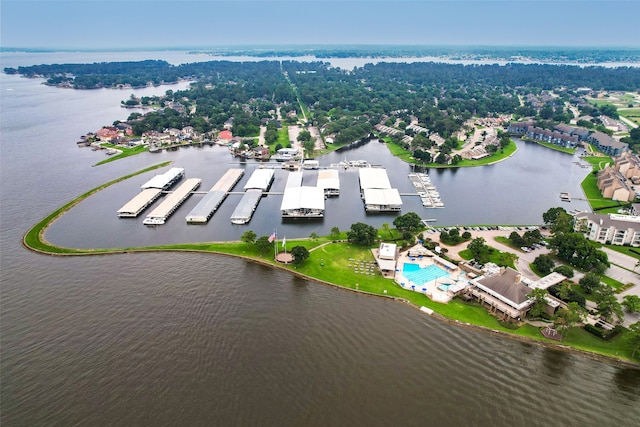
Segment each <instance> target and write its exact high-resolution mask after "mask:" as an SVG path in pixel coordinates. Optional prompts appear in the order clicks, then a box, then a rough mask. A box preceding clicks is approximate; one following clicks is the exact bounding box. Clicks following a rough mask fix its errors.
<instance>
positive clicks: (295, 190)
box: [280, 187, 324, 211]
mask: <svg viewBox="0 0 640 427" xmlns="http://www.w3.org/2000/svg"><path fill="white" fill-rule="evenodd" d="M296 209H322V210H324V191H323V190H322V188H319V187H287V188H285V189H284V196H283V197H282V205H280V210H283V211H290V210H296Z"/></svg>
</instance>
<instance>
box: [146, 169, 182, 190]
mask: <svg viewBox="0 0 640 427" xmlns="http://www.w3.org/2000/svg"><path fill="white" fill-rule="evenodd" d="M183 176H184V168H171V169H169V170H168V171H166V172H165V173H163V174H161V175H156V176H154V177H153V178H151V179H150V180H149V181H147V182H145V183H144V184H142V186H141V187H140V188H142V189H143V190H146V189H147V188H159V189H161V190H168V189H169V188H171V187H172V186H173V184H175V183H176V182H178V181H180V180H181V179H182V177H183Z"/></svg>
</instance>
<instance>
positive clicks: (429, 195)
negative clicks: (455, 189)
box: [409, 172, 444, 208]
mask: <svg viewBox="0 0 640 427" xmlns="http://www.w3.org/2000/svg"><path fill="white" fill-rule="evenodd" d="M409 180H411V184H413V187H414V188H415V190H416V192H417V193H418V196H420V199H421V200H422V206H424V207H425V208H444V203H443V202H442V200H441V199H440V193H438V190H437V189H436V187H435V185H433V183H432V182H431V178H429V175H427V174H426V173H421V172H417V173H410V174H409Z"/></svg>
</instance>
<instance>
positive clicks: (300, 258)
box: [291, 246, 309, 264]
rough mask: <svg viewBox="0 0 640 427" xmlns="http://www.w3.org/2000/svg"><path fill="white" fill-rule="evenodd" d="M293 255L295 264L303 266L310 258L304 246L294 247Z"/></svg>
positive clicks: (292, 249)
mask: <svg viewBox="0 0 640 427" xmlns="http://www.w3.org/2000/svg"><path fill="white" fill-rule="evenodd" d="M291 255H293V263H294V264H302V263H303V262H305V261H306V260H307V258H309V250H308V249H307V248H305V247H304V246H294V247H293V248H291Z"/></svg>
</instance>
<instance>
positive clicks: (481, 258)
mask: <svg viewBox="0 0 640 427" xmlns="http://www.w3.org/2000/svg"><path fill="white" fill-rule="evenodd" d="M467 249H469V250H470V251H471V254H472V255H473V257H474V258H475V259H476V261H478V262H479V263H482V264H484V263H486V262H488V261H489V246H487V245H486V244H485V240H484V238H482V237H476V238H475V239H473V240H472V241H471V242H469V245H467Z"/></svg>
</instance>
